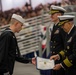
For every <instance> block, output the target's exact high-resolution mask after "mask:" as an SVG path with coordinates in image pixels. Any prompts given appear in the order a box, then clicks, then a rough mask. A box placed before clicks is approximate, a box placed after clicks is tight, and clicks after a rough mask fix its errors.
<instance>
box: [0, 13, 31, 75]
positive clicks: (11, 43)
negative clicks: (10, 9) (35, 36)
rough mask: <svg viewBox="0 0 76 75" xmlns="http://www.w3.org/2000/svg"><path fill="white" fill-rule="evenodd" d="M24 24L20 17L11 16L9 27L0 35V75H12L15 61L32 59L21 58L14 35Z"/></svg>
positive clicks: (25, 61)
mask: <svg viewBox="0 0 76 75" xmlns="http://www.w3.org/2000/svg"><path fill="white" fill-rule="evenodd" d="M24 22H25V20H24V19H23V18H22V17H21V16H20V15H17V14H13V15H12V19H11V22H10V27H9V28H6V29H5V30H4V31H3V32H2V33H1V35H0V75H12V74H13V69H14V64H15V60H16V61H19V62H22V63H29V62H32V59H30V58H25V57H22V56H21V54H20V51H19V47H18V44H17V39H16V36H15V34H14V33H16V32H19V31H20V30H21V28H22V26H23V25H24V24H23V23H24Z"/></svg>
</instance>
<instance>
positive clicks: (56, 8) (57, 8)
mask: <svg viewBox="0 0 76 75" xmlns="http://www.w3.org/2000/svg"><path fill="white" fill-rule="evenodd" d="M51 9H53V10H60V11H63V12H66V10H65V9H64V8H63V7H60V6H55V5H51Z"/></svg>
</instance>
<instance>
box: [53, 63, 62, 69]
mask: <svg viewBox="0 0 76 75" xmlns="http://www.w3.org/2000/svg"><path fill="white" fill-rule="evenodd" d="M61 67H62V66H61V65H60V64H56V65H55V67H54V68H53V70H59V69H60V68H61Z"/></svg>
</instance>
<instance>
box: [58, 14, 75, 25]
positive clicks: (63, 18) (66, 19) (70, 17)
mask: <svg viewBox="0 0 76 75" xmlns="http://www.w3.org/2000/svg"><path fill="white" fill-rule="evenodd" d="M74 17H75V16H73V15H63V16H58V18H59V19H60V22H59V24H58V25H59V26H61V25H64V23H66V22H69V21H73V20H74Z"/></svg>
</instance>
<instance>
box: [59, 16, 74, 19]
mask: <svg viewBox="0 0 76 75" xmlns="http://www.w3.org/2000/svg"><path fill="white" fill-rule="evenodd" d="M74 17H75V16H72V15H63V16H58V18H59V19H60V20H69V19H74Z"/></svg>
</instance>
